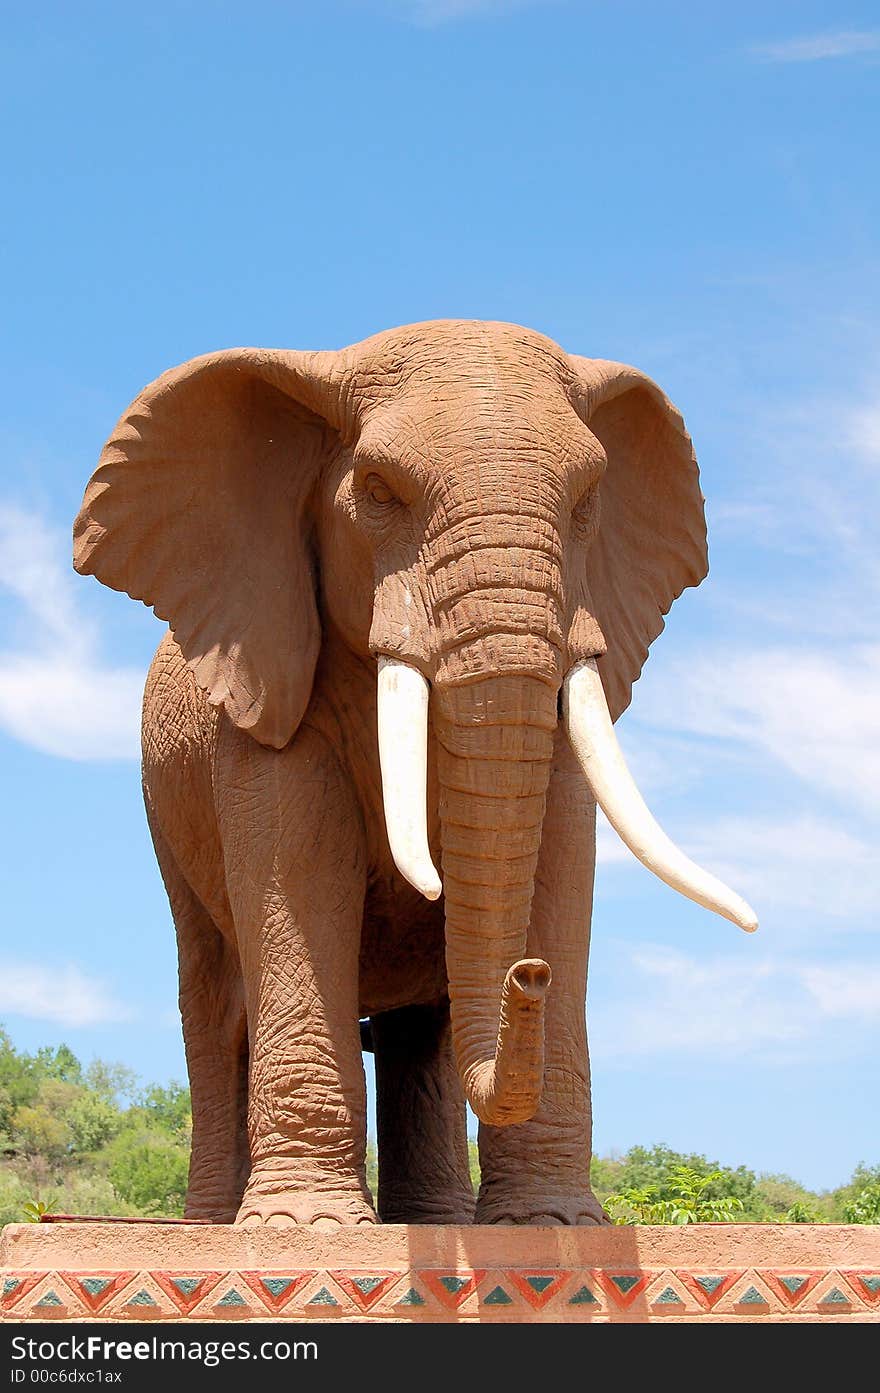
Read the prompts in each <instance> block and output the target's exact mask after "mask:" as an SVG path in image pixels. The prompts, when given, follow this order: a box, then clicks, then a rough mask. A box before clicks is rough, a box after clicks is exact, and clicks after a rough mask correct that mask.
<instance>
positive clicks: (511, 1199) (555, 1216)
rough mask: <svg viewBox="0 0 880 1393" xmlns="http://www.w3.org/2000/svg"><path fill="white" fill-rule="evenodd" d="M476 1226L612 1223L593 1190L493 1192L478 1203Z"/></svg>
mask: <svg viewBox="0 0 880 1393" xmlns="http://www.w3.org/2000/svg"><path fill="white" fill-rule="evenodd" d="M474 1223H475V1224H532V1225H535V1226H536V1227H541V1228H549V1227H553V1226H556V1225H576V1226H578V1227H595V1226H599V1225H605V1224H610V1223H611V1220H610V1219H609V1218H608V1215H607V1214H606V1213H605V1211H604V1209H603V1208H602V1206H601V1204H600V1203H599V1201H598V1200H597V1199H596V1196H595V1195H594V1194H593V1193H592V1191H591V1190H584V1191H579V1192H577V1193H575V1194H559V1193H555V1194H554V1193H553V1192H549V1193H548V1192H546V1191H545V1192H544V1193H543V1194H537V1195H536V1194H527V1193H522V1192H519V1193H517V1192H513V1193H507V1194H498V1193H496V1192H494V1191H493V1193H492V1194H491V1195H490V1196H487V1197H486V1198H485V1199H484V1198H483V1197H482V1196H481V1197H480V1199H479V1200H478V1201H477V1210H476V1214H475V1216H474Z"/></svg>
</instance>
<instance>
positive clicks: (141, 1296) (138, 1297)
mask: <svg viewBox="0 0 880 1393" xmlns="http://www.w3.org/2000/svg"><path fill="white" fill-rule="evenodd" d="M125 1304H126V1306H155V1304H156V1303H155V1301H154V1300H153V1298H152V1296H151V1295H150V1293H149V1292H148V1291H144V1289H143V1287H141V1289H140V1291H136V1292H135V1294H134V1296H132V1297H131V1298H130V1299H129V1300H128V1301H126V1303H125Z"/></svg>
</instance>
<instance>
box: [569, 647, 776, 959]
mask: <svg viewBox="0 0 880 1393" xmlns="http://www.w3.org/2000/svg"><path fill="white" fill-rule="evenodd" d="M562 710H563V716H564V718H565V726H566V729H567V731H568V738H569V740H570V741H571V744H572V747H573V749H574V752H575V754H576V755H577V757H578V761H579V762H580V766H581V768H582V769H583V771H584V775H585V777H586V780H587V783H588V784H589V786H590V791H591V792H592V795H593V797H594V798H595V800H596V802H597V803H598V804H599V807H600V808H601V809H602V811H603V813H604V814H605V816H606V817H607V819H608V821H609V822H610V823H611V826H612V827H613V828H614V830H615V832H616V833H617V835H618V836H619V837H620V839H621V841H623V842H624V843H625V844H626V846H628V847H629V849H630V851H631V852H632V853H633V855H634V856H637V857H638V859H639V860H640V861H641V862H642V864H643V865H644V866H647V868H648V870H649V871H653V872H654V874H655V875H656V876H659V877H660V879H661V880H664V881H665V882H666V884H667V885H671V886H672V889H673V890H678V891H679V892H680V893H681V894H682V895H686V896H687V898H688V899H689V900H695V901H696V903H697V904H701V905H703V906H704V907H705V908H706V909H712V910H714V911H715V913H716V914H721V915H723V917H724V918H725V919H729V920H730V921H731V923H733V924H737V925H739V927H740V928H741V929H745V931H746V933H754V931H755V929H756V928H757V927H758V919H757V916H756V914H755V911H754V910H753V909H752V908H751V906H750V905H748V904H746V902H745V900H744V899H742V897H741V896H740V895H737V894H736V892H735V891H733V890H731V889H730V888H729V887H728V886H726V885H725V884H724V882H723V881H721V880H718V879H717V877H716V876H714V875H710V873H709V872H708V871H704V870H703V869H702V868H701V867H700V866H698V865H697V864H696V862H694V861H691V859H690V857H688V856H685V854H684V852H683V851H680V850H679V849H678V847H677V846H676V845H675V843H674V842H671V841H670V840H669V838H668V837H667V835H666V833H665V832H664V831H663V828H662V827H660V826H659V824H658V823H657V822H655V820H654V818H653V816H652V815H651V813H650V811H649V809H648V808H647V806H646V805H645V801H644V799H643V798H642V795H641V794H640V793H639V790H638V788H637V787H636V785H635V782H634V780H633V777H632V775H631V774H630V772H629V770H628V769H627V767H626V761H625V760H624V758H623V752H622V750H621V748H620V746H619V745H618V743H617V736H616V735H615V734H614V727H613V726H612V724H611V713H610V712H609V710H608V703H607V702H606V700H605V693H604V691H603V690H602V679H601V677H600V676H599V669H598V667H597V666H596V660H595V658H587V659H586V660H585V661H584V662H580V663H576V664H575V665H574V667H573V668H571V670H570V671H569V672H568V673H567V674H566V677H565V681H564V683H563V686H562Z"/></svg>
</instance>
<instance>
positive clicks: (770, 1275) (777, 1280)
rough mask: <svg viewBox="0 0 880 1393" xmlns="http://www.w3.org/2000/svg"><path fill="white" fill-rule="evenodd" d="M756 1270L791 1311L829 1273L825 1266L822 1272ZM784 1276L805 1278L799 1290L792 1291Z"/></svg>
mask: <svg viewBox="0 0 880 1393" xmlns="http://www.w3.org/2000/svg"><path fill="white" fill-rule="evenodd" d="M755 1271H756V1273H757V1275H758V1276H759V1277H761V1278H762V1279H763V1280H764V1282H766V1284H767V1286H768V1287H769V1288H770V1290H771V1291H772V1292H773V1293H774V1295H775V1296H778V1297H779V1299H780V1301H782V1302H783V1303H784V1305H785V1306H787V1307H788V1309H789V1310H790V1311H793V1310H794V1308H795V1307H796V1306H799V1305H800V1304H801V1302H802V1301H803V1299H804V1297H805V1296H809V1294H810V1292H811V1291H812V1290H813V1287H814V1286H815V1285H816V1283H817V1282H819V1281H821V1279H822V1278H823V1277H824V1276H826V1275H827V1274H826V1272H825V1270H824V1268H823V1270H822V1271H821V1272H815V1271H814V1272H803V1271H798V1270H797V1269H795V1270H794V1271H776V1272H765V1271H763V1270H762V1269H761V1268H755ZM783 1277H802V1278H803V1279H804V1280H803V1285H802V1286H800V1287H798V1289H797V1291H790V1290H789V1289H788V1287H787V1286H786V1285H785V1283H784V1282H783V1280H782V1279H783Z"/></svg>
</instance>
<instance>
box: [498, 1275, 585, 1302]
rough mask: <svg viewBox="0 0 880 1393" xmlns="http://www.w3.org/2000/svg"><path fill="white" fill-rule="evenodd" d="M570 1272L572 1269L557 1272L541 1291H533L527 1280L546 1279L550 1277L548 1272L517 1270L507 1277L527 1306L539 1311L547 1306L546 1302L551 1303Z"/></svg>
mask: <svg viewBox="0 0 880 1393" xmlns="http://www.w3.org/2000/svg"><path fill="white" fill-rule="evenodd" d="M572 1270H573V1269H571V1270H568V1271H565V1272H561V1271H557V1272H556V1273H555V1275H554V1278H553V1281H552V1282H551V1283H550V1285H549V1286H546V1287H545V1288H544V1290H543V1291H535V1288H534V1287H533V1286H531V1285H530V1284H529V1280H528V1279H529V1277H548V1276H549V1275H550V1274H549V1273H548V1272H542V1271H541V1269H540V1268H534V1269H529V1270H528V1271H526V1270H525V1269H524V1268H519V1269H518V1270H517V1271H516V1272H512V1271H511V1272H508V1273H507V1276H508V1277H509V1278H510V1281H511V1282H512V1284H513V1285H514V1286H515V1287H516V1289H517V1291H518V1292H519V1293H520V1294H521V1295H522V1296H524V1297H525V1299H526V1301H528V1303H529V1305H530V1306H531V1307H533V1308H534V1310H536V1311H540V1310H541V1309H542V1307H544V1306H546V1305H547V1302H548V1301H552V1299H553V1297H554V1296H556V1295H557V1293H558V1292H559V1291H560V1289H561V1288H562V1287H563V1286H564V1285H565V1283H566V1282H567V1281H568V1279H569V1277H570V1276H571V1272H572Z"/></svg>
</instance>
